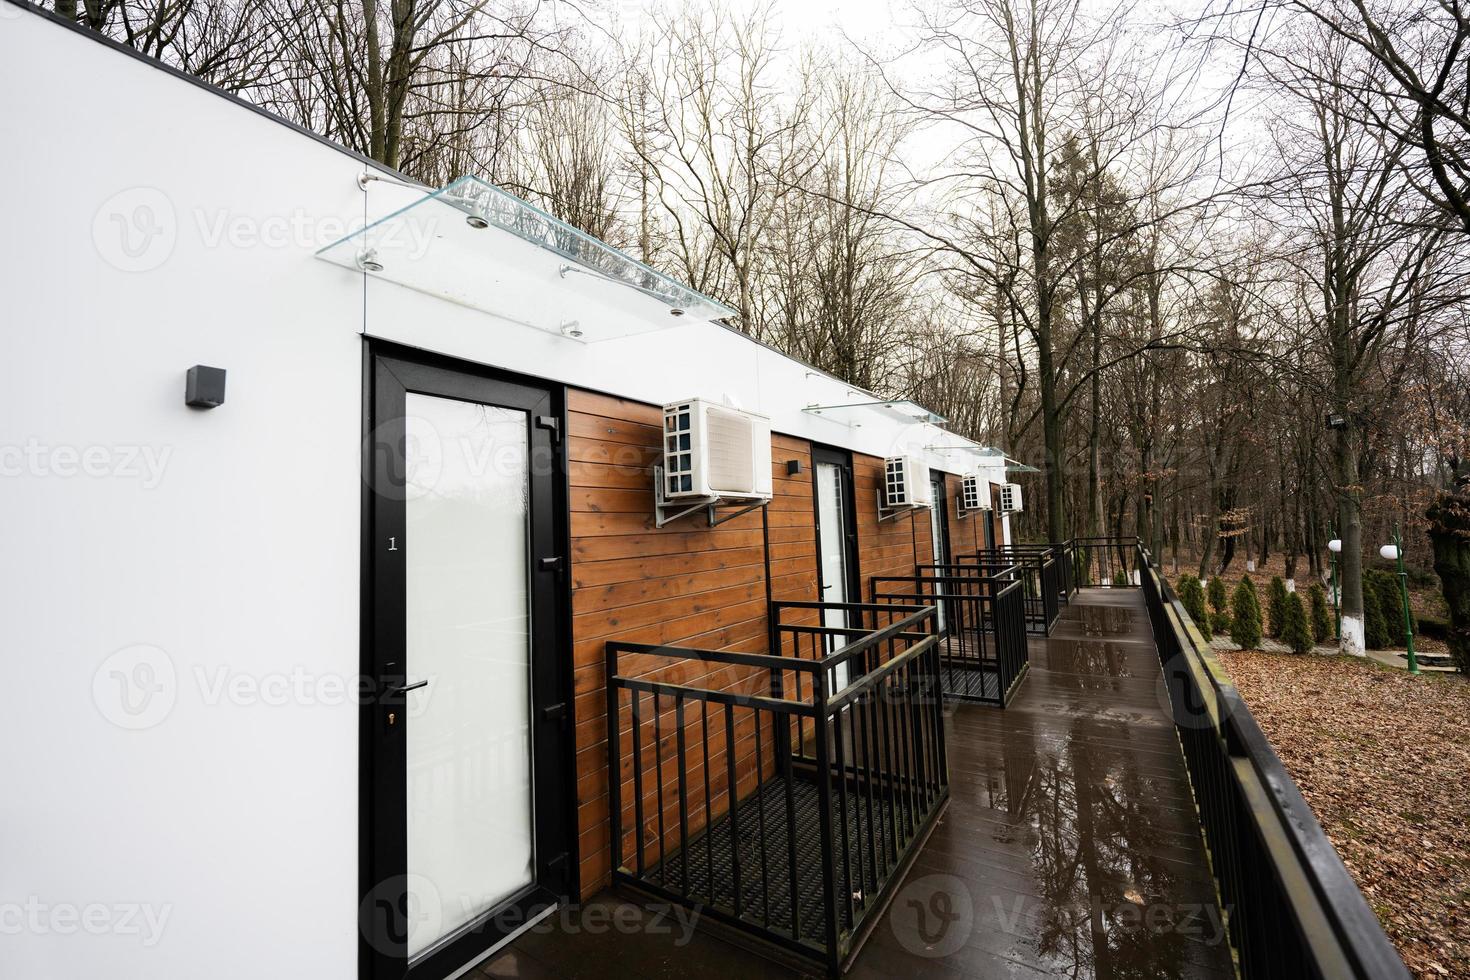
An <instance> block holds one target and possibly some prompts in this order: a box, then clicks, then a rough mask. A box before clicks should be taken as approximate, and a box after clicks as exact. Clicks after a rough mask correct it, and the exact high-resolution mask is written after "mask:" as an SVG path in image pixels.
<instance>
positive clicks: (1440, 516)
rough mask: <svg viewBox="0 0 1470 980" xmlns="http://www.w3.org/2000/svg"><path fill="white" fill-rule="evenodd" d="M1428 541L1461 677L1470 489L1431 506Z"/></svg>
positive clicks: (1467, 643)
mask: <svg viewBox="0 0 1470 980" xmlns="http://www.w3.org/2000/svg"><path fill="white" fill-rule="evenodd" d="M1426 516H1428V518H1429V541H1430V544H1432V545H1433V546H1434V573H1435V574H1436V575H1438V576H1439V584H1440V588H1441V589H1442V590H1443V592H1444V600H1445V603H1446V605H1448V606H1449V608H1450V624H1449V626H1450V630H1449V647H1450V656H1451V657H1453V658H1454V661H1455V666H1456V667H1457V668H1458V669H1459V671H1460V673H1462V674H1467V673H1470V489H1467V490H1464V491H1462V492H1460V493H1442V494H1440V495H1439V496H1438V497H1437V498H1436V499H1435V501H1434V503H1433V504H1431V505H1430V507H1429V510H1428V512H1427V515H1426Z"/></svg>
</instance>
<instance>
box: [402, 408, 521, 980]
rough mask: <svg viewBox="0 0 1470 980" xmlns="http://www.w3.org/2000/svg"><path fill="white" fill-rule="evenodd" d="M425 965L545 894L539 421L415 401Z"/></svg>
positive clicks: (411, 528)
mask: <svg viewBox="0 0 1470 980" xmlns="http://www.w3.org/2000/svg"><path fill="white" fill-rule="evenodd" d="M404 414H405V416H406V425H405V429H406V434H407V439H408V441H407V447H406V449H407V453H406V455H407V477H408V480H407V491H406V493H407V500H406V502H405V506H406V511H407V513H406V522H407V523H406V527H405V530H406V535H405V542H404V547H405V551H406V554H405V563H406V571H407V592H408V595H407V612H408V623H407V627H408V648H407V655H406V661H407V662H406V665H405V666H406V674H407V679H408V682H409V683H410V684H412V683H416V682H418V681H420V680H427V681H428V682H429V683H428V685H427V686H426V687H422V688H419V689H417V690H414V691H411V692H409V693H408V695H407V704H406V710H407V714H408V729H407V768H408V772H407V778H408V814H407V823H408V873H409V881H410V889H411V892H412V893H414V894H415V895H416V897H417V899H418V904H419V906H420V908H419V910H418V912H417V914H416V915H415V916H414V921H413V922H412V924H411V926H410V931H409V937H408V953H409V958H410V960H412V959H413V958H414V957H416V956H418V955H419V954H420V953H422V952H423V951H424V950H426V949H429V948H431V947H433V946H434V945H436V944H437V943H438V942H439V941H441V940H443V939H445V938H447V937H451V936H453V935H454V934H456V933H457V932H460V931H462V930H463V929H465V928H466V927H468V926H470V925H472V924H473V923H474V922H475V921H476V920H478V919H480V918H481V917H482V916H484V915H485V914H486V913H488V912H492V911H493V910H494V909H496V908H497V907H498V906H499V905H501V904H502V903H503V902H504V901H505V900H506V899H507V898H509V897H510V896H512V895H513V894H515V893H516V892H518V891H520V890H521V889H522V888H524V887H526V886H527V885H529V884H531V882H532V879H533V875H534V869H533V847H534V842H533V840H532V837H533V831H532V812H531V807H532V781H531V727H530V720H531V690H530V680H531V636H530V605H529V576H528V566H529V559H528V557H527V555H528V550H529V549H528V540H527V535H528V523H527V518H528V505H527V500H528V496H529V492H530V489H529V488H530V473H529V469H528V464H527V460H528V452H527V446H528V429H527V426H528V422H529V420H528V418H527V416H526V413H525V412H521V411H514V410H511V409H505V408H496V407H493V406H488V405H479V404H474V403H470V402H462V401H455V400H453V399H448V398H438V397H434V396H430V395H417V394H413V393H410V394H408V395H407V401H406V408H405V413H404Z"/></svg>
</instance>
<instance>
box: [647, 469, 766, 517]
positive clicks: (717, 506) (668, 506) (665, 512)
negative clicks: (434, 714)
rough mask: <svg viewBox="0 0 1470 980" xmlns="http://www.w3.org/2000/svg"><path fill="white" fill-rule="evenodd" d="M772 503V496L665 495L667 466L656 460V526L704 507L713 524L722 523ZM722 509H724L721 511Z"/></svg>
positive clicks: (654, 499) (654, 494) (654, 500)
mask: <svg viewBox="0 0 1470 980" xmlns="http://www.w3.org/2000/svg"><path fill="white" fill-rule="evenodd" d="M770 503H771V502H770V500H755V501H751V500H749V499H747V498H744V497H733V498H732V497H690V498H680V499H678V500H670V499H669V498H668V497H666V496H665V495H664V468H663V467H662V466H661V465H659V464H654V467H653V523H654V527H659V528H661V527H664V526H666V525H668V524H672V523H673V522H674V521H677V520H678V519H679V518H681V517H688V516H689V515H690V514H694V513H697V512H699V511H701V510H703V511H705V512H707V513H708V515H709V526H710V527H719V526H720V525H721V524H723V523H725V522H726V521H733V520H734V519H735V518H737V517H740V516H741V515H743V514H749V513H750V512H751V511H753V510H759V509H761V508H762V507H767V506H769V505H770ZM721 511H723V512H724V513H720V512H721Z"/></svg>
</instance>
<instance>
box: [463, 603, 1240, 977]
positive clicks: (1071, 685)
mask: <svg viewBox="0 0 1470 980" xmlns="http://www.w3.org/2000/svg"><path fill="white" fill-rule="evenodd" d="M1165 704H1166V695H1165V693H1164V689H1163V684H1162V680H1161V676H1160V671H1159V665H1158V658H1157V655H1156V654H1155V652H1154V645H1153V640H1152V637H1151V635H1150V633H1149V629H1148V618H1147V613H1146V612H1145V611H1144V605H1143V597H1142V595H1141V593H1140V592H1138V591H1137V590H1126V589H1117V590H1108V589H1092V590H1086V591H1085V592H1084V593H1083V594H1082V595H1081V596H1079V597H1078V598H1077V599H1075V600H1074V601H1073V603H1072V604H1071V605H1070V606H1067V607H1064V608H1063V611H1062V615H1061V619H1060V621H1059V622H1058V624H1057V626H1056V629H1055V630H1054V631H1053V633H1052V635H1051V636H1050V637H1048V638H1046V639H1041V638H1033V639H1032V641H1031V670H1030V674H1029V676H1028V677H1027V678H1026V680H1025V682H1024V684H1023V686H1022V688H1021V691H1020V693H1019V694H1018V695H1017V697H1016V699H1015V701H1013V702H1012V705H1011V707H1010V708H1008V709H1005V710H1000V709H997V708H991V707H985V706H980V705H973V704H956V705H955V706H954V708H953V709H952V713H951V715H950V718H949V720H948V726H947V731H948V748H949V759H950V779H951V793H952V800H951V803H950V806H949V809H948V811H947V812H946V814H945V816H944V819H943V820H942V822H941V823H940V824H939V826H938V827H937V829H936V830H935V832H934V835H933V836H932V837H931V838H930V840H929V842H928V843H927V845H926V846H925V847H924V849H923V851H922V852H921V853H920V854H919V856H918V858H917V861H916V863H915V866H914V868H913V870H912V871H910V873H909V876H908V878H907V880H906V881H905V883H904V886H903V888H902V889H900V891H899V892H898V894H897V896H896V897H895V899H894V901H893V903H892V905H891V906H890V907H889V909H888V911H887V913H886V914H885V915H884V917H883V919H882V920H881V921H880V922H878V924H877V927H876V928H875V929H874V930H873V933H872V935H871V937H870V938H869V940H868V942H867V945H866V946H865V947H864V948H863V950H862V952H861V954H860V955H859V957H858V960H857V963H856V964H855V965H854V966H853V968H852V969H851V970H850V971H849V973H848V976H849V977H859V978H877V977H915V978H919V980H939V978H962V977H963V978H975V980H980V978H992V977H1017V978H1035V977H1045V976H1066V977H1099V978H1108V977H1130V978H1138V977H1159V978H1174V977H1180V978H1211V980H1213V978H1220V980H1225V978H1229V977H1231V976H1233V968H1232V966H1231V957H1230V949H1229V945H1228V943H1227V942H1226V940H1225V939H1224V936H1223V926H1222V925H1221V921H1220V914H1219V910H1218V908H1217V907H1216V903H1215V893H1214V888H1213V884H1212V882H1211V880H1210V877H1209V871H1208V868H1207V865H1206V861H1205V854H1204V849H1203V845H1202V843H1201V840H1200V834H1199V823H1198V820H1197V818H1196V815H1195V812H1194V804H1193V802H1192V799H1191V797H1190V792H1189V785H1188V781H1187V778H1186V776H1185V773H1184V762H1183V758H1182V757H1181V755H1180V751H1179V744H1178V741H1177V739H1176V737H1175V733H1174V729H1173V726H1172V724H1171V722H1170V719H1169V716H1168V713H1167V711H1166V708H1165ZM682 914H683V915H684V918H683V919H680V918H679V917H677V916H674V915H671V914H669V913H667V912H664V913H662V915H661V917H660V918H655V916H654V914H653V913H650V911H649V910H648V909H646V908H644V907H641V906H638V905H635V904H631V903H628V902H625V901H622V900H620V899H618V898H617V897H614V896H610V895H604V896H601V897H600V898H599V899H597V900H595V901H594V902H591V903H588V904H587V905H586V906H582V907H577V908H572V909H567V910H560V911H559V912H558V913H555V914H553V916H552V918H551V919H549V920H548V921H547V922H546V923H543V924H542V925H540V926H538V927H537V928H536V929H534V930H533V931H531V932H529V933H527V934H525V935H523V936H522V937H520V938H519V939H517V940H516V942H514V943H513V944H511V945H510V946H509V947H508V948H506V949H505V950H502V951H501V952H500V953H498V954H497V955H495V956H494V957H492V958H490V959H489V960H487V961H486V962H485V963H483V964H481V965H480V966H479V967H478V968H477V970H476V971H475V972H474V973H472V974H471V975H472V976H482V977H484V976H488V977H525V978H539V977H548V978H581V977H589V978H590V977H689V976H696V977H704V976H711V977H722V976H730V977H795V976H799V975H800V974H798V973H796V972H793V971H792V970H790V969H788V968H785V967H782V966H779V965H777V964H775V963H772V962H770V961H768V960H765V959H763V958H761V957H759V956H757V955H756V954H754V953H752V952H750V951H748V950H746V949H745V948H743V947H741V946H737V945H732V944H731V943H729V942H727V941H725V940H723V939H721V938H718V937H716V936H715V935H712V934H709V933H707V932H704V931H699V930H694V931H693V932H692V933H691V932H690V930H688V928H687V924H688V915H689V914H688V913H682Z"/></svg>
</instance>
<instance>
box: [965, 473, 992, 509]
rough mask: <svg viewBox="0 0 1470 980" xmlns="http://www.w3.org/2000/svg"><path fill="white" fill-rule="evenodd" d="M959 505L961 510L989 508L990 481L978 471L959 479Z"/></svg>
mask: <svg viewBox="0 0 1470 980" xmlns="http://www.w3.org/2000/svg"><path fill="white" fill-rule="evenodd" d="M960 507H961V509H963V510H989V509H990V481H989V480H986V479H983V478H982V477H981V476H980V474H978V473H971V474H970V475H969V476H966V477H964V478H962V479H961V480H960Z"/></svg>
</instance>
